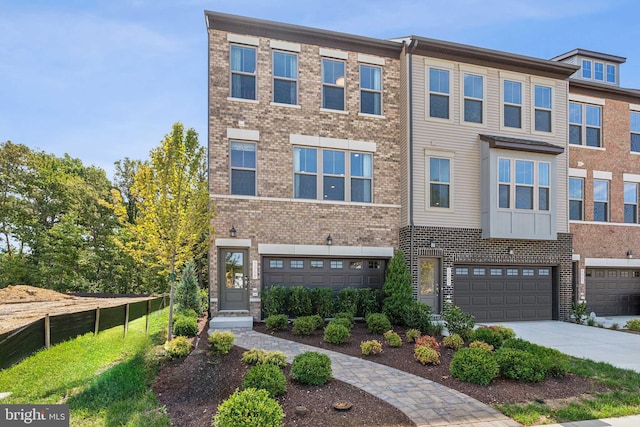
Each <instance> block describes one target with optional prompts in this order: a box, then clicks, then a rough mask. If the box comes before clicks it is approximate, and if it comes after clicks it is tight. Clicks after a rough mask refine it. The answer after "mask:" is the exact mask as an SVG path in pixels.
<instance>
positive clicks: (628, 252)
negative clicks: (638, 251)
mask: <svg viewBox="0 0 640 427" xmlns="http://www.w3.org/2000/svg"><path fill="white" fill-rule="evenodd" d="M627 258H629V259H631V258H633V252H631V249H629V250H628V251H627Z"/></svg>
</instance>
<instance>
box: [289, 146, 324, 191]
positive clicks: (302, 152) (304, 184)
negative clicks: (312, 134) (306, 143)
mask: <svg viewBox="0 0 640 427" xmlns="http://www.w3.org/2000/svg"><path fill="white" fill-rule="evenodd" d="M293 171H294V182H293V187H294V190H293V194H294V197H295V198H296V199H317V198H318V196H317V194H318V193H317V191H318V185H317V173H318V160H317V150H316V149H315V148H301V147H294V149H293Z"/></svg>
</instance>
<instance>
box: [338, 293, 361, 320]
mask: <svg viewBox="0 0 640 427" xmlns="http://www.w3.org/2000/svg"><path fill="white" fill-rule="evenodd" d="M338 311H342V312H347V313H352V314H353V315H354V316H355V315H356V312H357V311H358V290H357V289H354V288H342V289H340V292H338Z"/></svg>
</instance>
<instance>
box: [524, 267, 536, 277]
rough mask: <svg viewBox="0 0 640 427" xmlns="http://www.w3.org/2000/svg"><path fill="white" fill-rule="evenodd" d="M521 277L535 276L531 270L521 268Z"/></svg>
mask: <svg viewBox="0 0 640 427" xmlns="http://www.w3.org/2000/svg"><path fill="white" fill-rule="evenodd" d="M522 275H523V276H534V275H535V271H534V269H533V268H523V269H522Z"/></svg>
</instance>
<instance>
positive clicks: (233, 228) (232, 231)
mask: <svg viewBox="0 0 640 427" xmlns="http://www.w3.org/2000/svg"><path fill="white" fill-rule="evenodd" d="M229 236H231V237H236V228H235V227H234V226H233V225H232V226H231V230H229Z"/></svg>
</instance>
